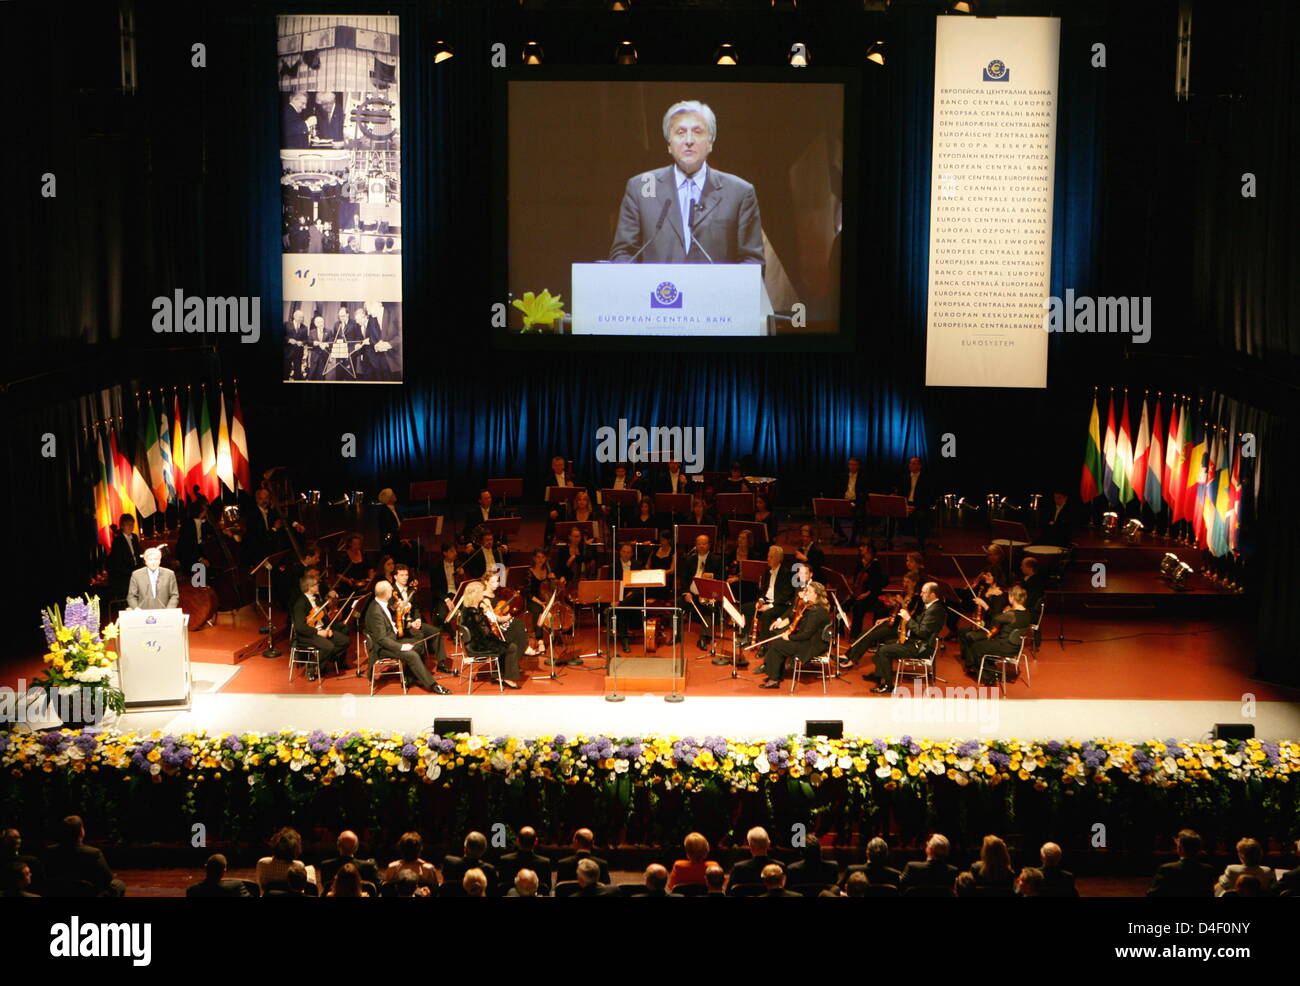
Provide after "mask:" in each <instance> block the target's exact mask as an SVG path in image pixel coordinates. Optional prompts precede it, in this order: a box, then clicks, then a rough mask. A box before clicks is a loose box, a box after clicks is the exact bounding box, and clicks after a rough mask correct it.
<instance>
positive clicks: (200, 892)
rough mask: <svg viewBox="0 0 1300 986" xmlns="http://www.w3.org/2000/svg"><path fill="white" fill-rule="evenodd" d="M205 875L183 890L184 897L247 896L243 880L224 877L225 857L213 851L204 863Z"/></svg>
mask: <svg viewBox="0 0 1300 986" xmlns="http://www.w3.org/2000/svg"><path fill="white" fill-rule="evenodd" d="M204 867H205V869H206V870H207V873H206V875H205V876H204V877H203V879H202V880H200V881H199V882H198V883H196V884H194V885H193V886H191V887H189V888H187V889H186V891H185V896H186V897H247V896H249V893H248V888H247V887H245V886H244V881H243V880H227V879H226V857H225V856H223V855H221V853H219V852H217V853H213V854H212V855H211V856H209V857H208V861H207V862H206V863H205V864H204Z"/></svg>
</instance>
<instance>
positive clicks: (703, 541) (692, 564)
mask: <svg viewBox="0 0 1300 986" xmlns="http://www.w3.org/2000/svg"><path fill="white" fill-rule="evenodd" d="M710 544H711V542H710V540H709V536H708V535H707V534H701V535H699V536H698V537H696V539H695V550H694V551H692V552H691V553H690V554H689V555H687V556H686V558H685V559H683V561H682V573H681V577H682V579H683V581H684V582H685V591H684V592H683V593H682V606H681V610H682V616H683V617H684V618H685V617H687V616H688V615H689V614H691V613H694V614H695V616H696V618H697V619H699V620H700V639H699V640H698V641H697V643H696V646H698V647H699V648H700V650H708V649H709V644H711V643H712V642H713V633H712V628H711V626H710V624H709V623H708V622H706V618H707V617H708V613H707V612H704V611H702V610H701V609H700V603H701V600H700V597H699V596H697V595H696V594H695V593H694V592H693V591H692V590H691V586H692V584H694V581H695V580H696V579H698V578H705V579H717V580H719V581H721V580H723V579H725V578H726V577H727V562H726V559H724V558H723V557H722V555H720V554H718V553H717V552H715V551H711V550H710ZM706 605H709V606H712V605H714V603H713V600H711V599H710V600H707V601H706ZM726 663H730V662H726Z"/></svg>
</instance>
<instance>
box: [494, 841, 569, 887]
mask: <svg viewBox="0 0 1300 986" xmlns="http://www.w3.org/2000/svg"><path fill="white" fill-rule="evenodd" d="M498 869H500V871H501V880H502V882H503V883H508V884H510V885H511V886H514V883H515V877H516V876H517V875H518V873H519V871H520V870H532V871H533V872H534V873H536V874H537V886H538V889H539V890H545V891H548V892H549V891H550V889H551V861H550V860H549V859H547V858H546V857H545V856H539V855H537V853H535V852H532V851H528V850H523V849H520V850H519V851H518V852H508V853H506V854H505V855H504V856H502V857H501V862H500V865H499V867H498ZM575 872H576V870H575Z"/></svg>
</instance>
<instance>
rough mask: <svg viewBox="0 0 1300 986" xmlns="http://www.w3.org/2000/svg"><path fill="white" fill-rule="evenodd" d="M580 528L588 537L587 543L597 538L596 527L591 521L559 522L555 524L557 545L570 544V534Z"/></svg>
mask: <svg viewBox="0 0 1300 986" xmlns="http://www.w3.org/2000/svg"><path fill="white" fill-rule="evenodd" d="M575 527H576V528H578V529H579V530H581V531H582V533H583V534H585V535H586V536H587V543H588V544H590V543H591V540H592V538H594V537H595V536H596V525H595V523H593V522H592V521H590V520H557V521H556V522H555V543H556V544H568V543H569V532H570V531H571V530H573V529H574V528H575Z"/></svg>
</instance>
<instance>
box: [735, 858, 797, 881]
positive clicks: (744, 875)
mask: <svg viewBox="0 0 1300 986" xmlns="http://www.w3.org/2000/svg"><path fill="white" fill-rule="evenodd" d="M769 863H776V865H777V866H780V867H781V869H785V864H784V863H782V862H781V861H780V860H779V859H773V858H772V857H771V856H752V857H750V858H749V859H742V860H741V861H740V862H739V863H737V864H736V865H735V866H733V867H732V868H731V880H730V882H729V883H728V884H727V886H728V887H729V888H730V887H738V886H740V885H741V884H742V883H762V882H763V880H762V874H763V867H764V866H767V865H768V864H769Z"/></svg>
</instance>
